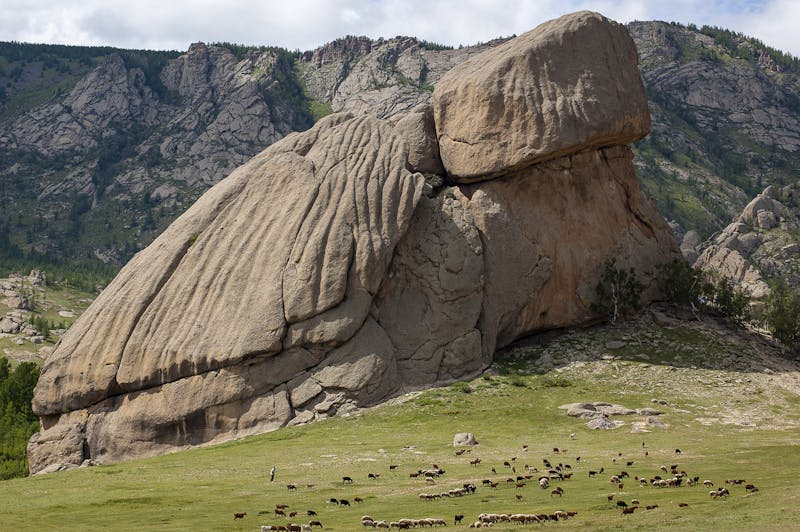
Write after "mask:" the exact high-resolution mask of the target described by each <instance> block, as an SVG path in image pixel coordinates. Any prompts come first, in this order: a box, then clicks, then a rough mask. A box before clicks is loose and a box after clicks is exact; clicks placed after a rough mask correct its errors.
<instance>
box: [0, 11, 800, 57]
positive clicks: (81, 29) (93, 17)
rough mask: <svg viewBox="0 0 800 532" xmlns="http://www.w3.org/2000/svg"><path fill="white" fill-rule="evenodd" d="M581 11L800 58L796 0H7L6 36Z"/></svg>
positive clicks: (213, 31)
mask: <svg viewBox="0 0 800 532" xmlns="http://www.w3.org/2000/svg"><path fill="white" fill-rule="evenodd" d="M581 9H591V10H593V11H599V12H601V13H603V14H605V15H606V16H608V17H610V18H613V19H615V20H618V21H620V22H628V21H631V20H665V21H677V22H682V23H688V22H694V23H696V24H698V25H702V24H709V25H715V26H721V27H725V28H729V29H733V30H736V31H741V32H744V33H746V34H748V35H752V36H754V37H757V38H759V39H761V40H762V41H764V42H765V43H767V44H768V45H770V46H773V47H775V48H779V49H782V50H785V51H788V52H790V53H792V54H793V55H795V56H800V31H798V28H800V1H798V0H671V1H664V0H594V1H588V0H225V1H222V0H133V1H131V0H125V1H120V0H3V7H2V9H0V41H11V40H15V41H23V42H41V43H59V44H84V45H110V46H118V47H124V48H148V49H172V50H186V49H187V48H188V46H189V44H190V43H192V42H196V41H204V42H216V41H229V42H235V43H243V44H259V45H260V44H265V45H276V46H283V47H286V48H289V49H299V50H309V49H313V48H315V47H317V46H319V45H320V44H324V43H326V42H328V41H331V40H333V39H335V38H337V37H341V36H344V35H348V34H350V35H368V36H370V37H392V36H395V35H413V36H416V37H419V38H422V39H427V40H430V41H435V42H440V43H444V44H450V45H459V44H465V45H467V44H474V43H476V42H478V41H487V40H490V39H492V38H494V37H499V36H507V35H511V34H520V33H523V32H525V31H527V30H529V29H531V28H533V27H534V26H536V25H537V24H539V23H541V22H544V21H545V20H548V19H551V18H555V17H558V16H560V15H563V14H565V13H569V12H571V11H577V10H581Z"/></svg>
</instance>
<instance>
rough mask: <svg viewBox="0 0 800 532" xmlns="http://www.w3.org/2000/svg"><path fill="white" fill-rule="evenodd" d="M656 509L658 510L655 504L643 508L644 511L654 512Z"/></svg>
mask: <svg viewBox="0 0 800 532" xmlns="http://www.w3.org/2000/svg"><path fill="white" fill-rule="evenodd" d="M656 508H658V505H657V504H650V505H648V506H645V509H646V510H655V509H656Z"/></svg>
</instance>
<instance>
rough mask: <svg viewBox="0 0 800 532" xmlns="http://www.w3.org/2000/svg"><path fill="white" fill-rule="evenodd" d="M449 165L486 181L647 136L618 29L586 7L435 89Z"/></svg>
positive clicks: (459, 174) (632, 65) (641, 94)
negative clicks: (578, 152) (568, 156)
mask: <svg viewBox="0 0 800 532" xmlns="http://www.w3.org/2000/svg"><path fill="white" fill-rule="evenodd" d="M433 107H434V116H435V121H436V132H437V135H438V138H439V146H440V151H441V154H442V161H443V163H444V166H445V168H446V169H447V172H448V173H449V174H450V177H451V178H452V179H453V180H454V181H456V182H471V181H477V180H482V179H488V178H491V177H495V176H498V175H502V174H507V173H509V172H511V171H514V170H517V169H521V168H524V167H526V166H530V165H531V164H534V163H537V162H541V161H544V160H547V159H553V158H556V157H560V156H564V155H568V154H570V153H574V152H577V151H580V150H585V149H589V148H599V147H603V146H611V145H616V144H629V143H631V142H633V141H635V140H638V139H640V138H642V137H644V136H645V135H647V133H648V132H649V131H650V115H649V113H648V110H647V96H646V94H645V90H644V85H643V83H642V79H641V75H640V74H639V69H638V58H637V55H636V47H635V45H634V43H633V40H632V39H631V37H630V35H629V34H628V32H627V30H626V29H625V27H624V26H622V25H621V24H617V23H616V22H612V21H610V20H608V19H607V18H605V17H603V16H602V15H599V14H597V13H591V12H588V11H581V12H578V13H573V14H570V15H565V16H563V17H561V18H559V19H556V20H552V21H549V22H545V23H544V24H541V25H540V26H538V27H536V28H535V29H533V30H532V31H530V32H528V33H525V34H524V35H521V36H519V37H517V38H516V39H512V40H510V41H508V42H506V43H504V44H501V45H499V46H497V47H495V48H493V49H491V50H489V51H486V52H483V53H482V54H480V55H477V56H475V57H472V58H470V59H468V60H466V61H464V62H462V63H461V64H459V65H457V66H456V67H454V68H453V69H452V70H451V71H450V72H448V73H447V74H446V75H445V76H444V77H443V78H442V79H441V80H440V81H439V82H438V83H437V84H436V87H435V89H434V92H433Z"/></svg>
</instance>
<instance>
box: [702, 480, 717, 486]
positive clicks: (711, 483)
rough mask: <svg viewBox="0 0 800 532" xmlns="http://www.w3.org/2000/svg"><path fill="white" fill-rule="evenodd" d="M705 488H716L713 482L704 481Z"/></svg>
mask: <svg viewBox="0 0 800 532" xmlns="http://www.w3.org/2000/svg"><path fill="white" fill-rule="evenodd" d="M703 486H705V487H707V488H711V487H713V486H714V483H713V482H711V481H710V480H704V481H703Z"/></svg>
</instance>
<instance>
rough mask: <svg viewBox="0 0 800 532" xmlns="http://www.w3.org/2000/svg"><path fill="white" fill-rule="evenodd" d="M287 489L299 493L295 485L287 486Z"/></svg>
mask: <svg viewBox="0 0 800 532" xmlns="http://www.w3.org/2000/svg"><path fill="white" fill-rule="evenodd" d="M286 489H287V490H289V491H297V486H295V485H294V484H286Z"/></svg>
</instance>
